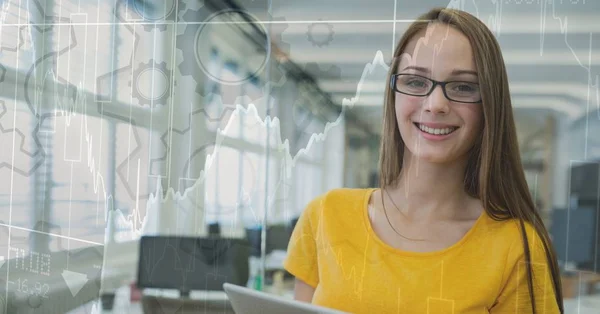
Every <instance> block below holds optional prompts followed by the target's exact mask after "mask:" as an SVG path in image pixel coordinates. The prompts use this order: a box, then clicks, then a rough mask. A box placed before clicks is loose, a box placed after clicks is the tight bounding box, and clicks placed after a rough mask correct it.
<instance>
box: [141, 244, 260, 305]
mask: <svg viewBox="0 0 600 314" xmlns="http://www.w3.org/2000/svg"><path fill="white" fill-rule="evenodd" d="M249 255H250V247H249V244H248V242H247V241H245V240H243V239H228V238H215V237H210V238H197V237H179V236H143V237H141V239H140V257H139V263H138V278H137V286H138V287H139V288H157V289H175V290H179V291H180V293H181V294H182V295H184V296H185V295H188V294H189V292H190V291H192V290H222V289H223V283H225V282H229V283H233V284H238V285H246V284H247V282H248V277H249V265H248V263H249V262H248V258H249Z"/></svg>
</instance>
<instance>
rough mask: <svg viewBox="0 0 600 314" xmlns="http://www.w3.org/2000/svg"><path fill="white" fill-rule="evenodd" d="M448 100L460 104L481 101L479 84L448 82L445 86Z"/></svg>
mask: <svg viewBox="0 0 600 314" xmlns="http://www.w3.org/2000/svg"><path fill="white" fill-rule="evenodd" d="M446 93H447V94H448V98H451V99H452V100H455V101H462V102H477V101H479V100H480V99H481V93H480V92H479V84H477V83H472V82H450V83H448V85H446Z"/></svg>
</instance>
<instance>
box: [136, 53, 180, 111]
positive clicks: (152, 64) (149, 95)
mask: <svg viewBox="0 0 600 314" xmlns="http://www.w3.org/2000/svg"><path fill="white" fill-rule="evenodd" d="M171 77H172V76H171V70H170V69H168V68H167V63H166V62H164V61H163V62H160V63H157V62H156V61H154V60H150V61H149V62H147V63H143V62H142V63H140V64H139V66H138V67H137V69H135V71H134V73H133V80H132V81H130V82H129V86H130V87H132V90H131V92H132V95H133V97H135V98H136V99H137V100H138V101H139V104H140V105H147V106H156V105H167V101H168V98H169V96H171V84H172V82H171Z"/></svg>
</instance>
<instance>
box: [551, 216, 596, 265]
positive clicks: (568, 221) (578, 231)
mask: <svg viewBox="0 0 600 314" xmlns="http://www.w3.org/2000/svg"><path fill="white" fill-rule="evenodd" d="M551 215H552V221H551V222H550V223H551V225H550V236H551V238H552V244H553V246H554V248H555V249H556V254H557V255H558V256H557V259H558V262H559V264H561V265H563V266H564V265H565V264H566V263H574V264H575V265H576V266H577V268H578V269H581V268H589V265H590V262H591V263H592V264H593V262H594V259H595V254H596V247H597V243H596V242H597V241H596V209H595V208H575V209H562V208H558V209H554V210H553V211H552V214H551ZM582 265H587V266H585V267H582ZM581 270H586V269H581Z"/></svg>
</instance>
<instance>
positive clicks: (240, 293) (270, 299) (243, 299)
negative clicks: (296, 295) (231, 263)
mask: <svg viewBox="0 0 600 314" xmlns="http://www.w3.org/2000/svg"><path fill="white" fill-rule="evenodd" d="M223 289H224V290H225V293H227V297H228V298H229V301H230V302H231V307H233V310H234V311H235V313H237V314H269V313H286V314H304V313H309V314H310V313H313V314H316V313H319V314H342V313H345V312H340V311H337V310H334V309H330V308H326V307H322V306H317V305H314V304H309V303H306V302H301V301H297V300H289V299H285V298H282V297H279V296H276V295H273V294H269V293H265V292H260V291H256V290H252V289H250V288H246V287H242V286H238V285H234V284H230V283H224V284H223Z"/></svg>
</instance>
